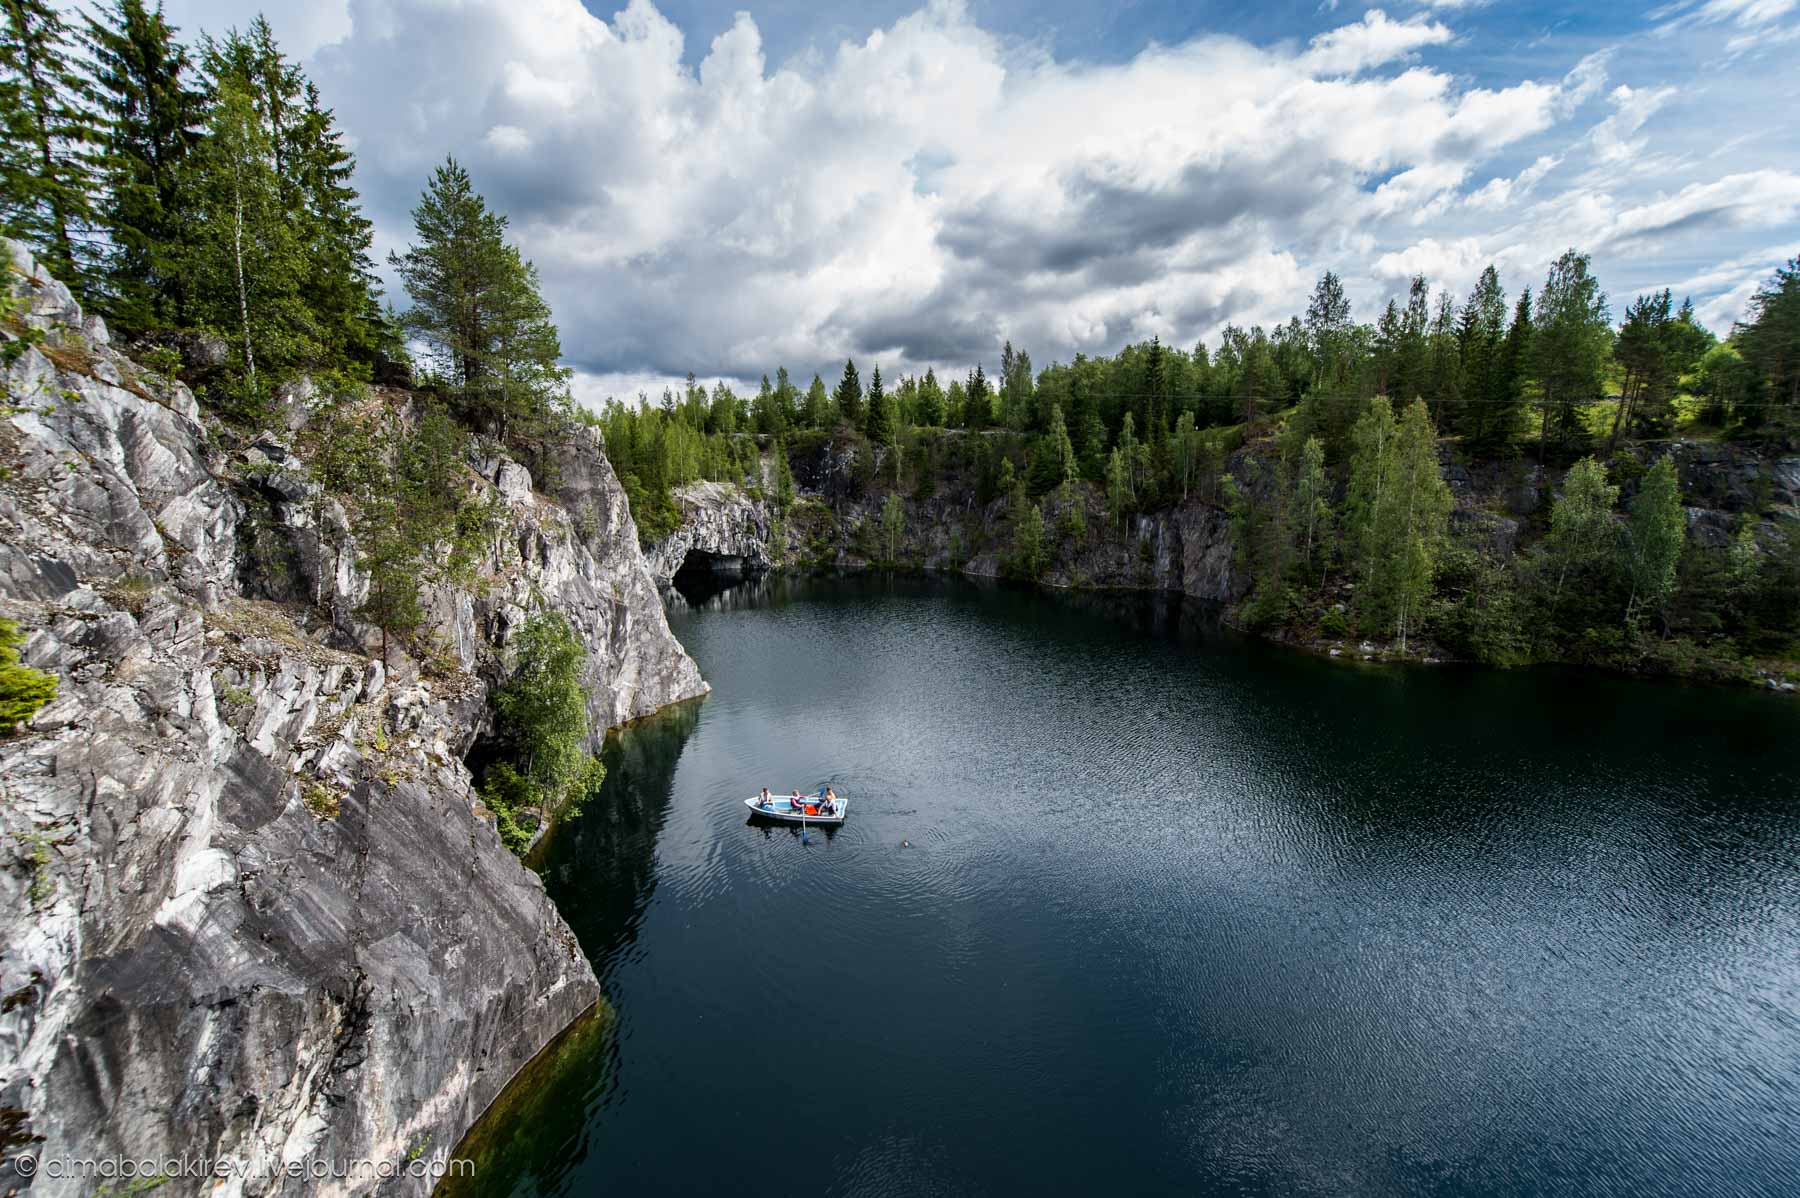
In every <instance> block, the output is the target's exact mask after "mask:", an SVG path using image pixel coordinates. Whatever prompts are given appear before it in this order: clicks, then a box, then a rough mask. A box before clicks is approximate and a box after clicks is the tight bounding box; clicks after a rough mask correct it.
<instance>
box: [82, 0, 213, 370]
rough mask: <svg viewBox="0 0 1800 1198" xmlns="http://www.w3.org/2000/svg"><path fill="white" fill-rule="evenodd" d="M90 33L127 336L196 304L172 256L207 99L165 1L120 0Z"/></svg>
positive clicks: (118, 323)
mask: <svg viewBox="0 0 1800 1198" xmlns="http://www.w3.org/2000/svg"><path fill="white" fill-rule="evenodd" d="M83 40H84V41H85V43H86V45H87V47H88V53H89V55H90V56H91V57H92V59H93V65H94V91H95V98H96V103H97V105H98V107H99V111H100V115H101V118H102V121H103V127H104V142H103V155H102V158H101V169H102V179H101V199H100V211H99V215H100V222H101V224H102V225H103V226H104V227H105V229H106V232H107V236H108V239H109V240H110V242H111V245H110V247H109V249H108V251H107V253H106V257H105V262H104V267H103V271H104V282H103V284H102V288H101V290H102V291H103V297H102V304H103V309H104V311H105V314H106V317H107V320H108V322H109V323H110V324H111V325H112V326H113V329H114V331H115V332H118V333H123V334H125V335H126V336H130V335H132V334H134V333H138V332H142V331H145V330H148V329H152V328H159V327H171V326H180V325H183V324H185V323H186V320H187V305H186V303H185V297H184V296H183V294H182V289H181V285H180V284H181V279H180V276H179V274H178V273H177V272H176V270H175V269H174V267H173V264H172V261H171V255H172V252H173V250H174V248H175V245H176V242H177V241H178V239H179V238H180V236H181V227H182V221H181V215H180V214H181V210H182V207H183V204H184V202H185V201H184V198H183V196H182V193H181V190H180V184H181V180H182V176H183V170H184V165H185V163H186V161H187V157H188V154H189V152H190V151H191V150H192V149H193V148H194V145H195V143H196V142H197V141H198V140H199V138H200V130H199V126H200V125H201V124H202V123H203V122H204V121H205V119H206V113H205V106H204V101H205V97H204V96H203V95H202V94H201V93H200V92H199V91H197V90H195V89H194V88H192V87H190V86H189V76H190V74H191V72H192V67H193V64H192V63H191V62H190V61H189V58H188V53H187V50H186V49H184V48H183V47H182V46H181V45H180V44H179V43H177V42H176V41H175V30H174V29H173V28H172V27H171V26H170V25H169V24H168V22H167V21H165V20H164V19H163V14H162V9H161V7H160V6H159V7H158V8H157V9H156V10H155V11H154V12H152V11H151V10H149V9H147V8H146V7H145V5H144V0H113V3H112V7H111V8H109V9H104V10H102V11H101V14H100V16H99V18H98V19H96V18H93V17H89V18H88V19H87V29H86V34H85V36H84V38H83Z"/></svg>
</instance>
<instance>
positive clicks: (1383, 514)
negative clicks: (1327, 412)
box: [1348, 396, 1451, 653]
mask: <svg viewBox="0 0 1800 1198" xmlns="http://www.w3.org/2000/svg"><path fill="white" fill-rule="evenodd" d="M1352 440H1353V441H1354V443H1355V451H1354V453H1353V455H1352V457H1351V461H1350V498H1349V515H1348V522H1349V527H1350V532H1351V536H1352V541H1351V552H1352V560H1353V562H1354V564H1355V566H1356V568H1357V571H1358V573H1359V574H1360V576H1361V579H1362V584H1361V586H1360V587H1359V589H1358V591H1357V595H1356V602H1357V611H1358V614H1359V616H1360V617H1361V618H1362V619H1363V620H1365V621H1367V622H1370V623H1373V624H1377V625H1383V624H1387V623H1389V622H1391V623H1392V627H1393V629H1394V635H1395V637H1396V638H1397V639H1398V640H1399V642H1400V651H1401V652H1402V653H1404V652H1406V644H1407V637H1408V635H1409V633H1410V632H1411V631H1412V629H1413V627H1414V626H1415V624H1416V623H1417V622H1418V619H1419V617H1420V614H1421V612H1422V610H1423V608H1424V605H1425V600H1426V599H1427V598H1428V597H1429V596H1430V594H1431V589H1432V582H1433V579H1434V577H1435V575H1436V571H1437V565H1438V559H1439V556H1440V555H1441V553H1442V551H1443V546H1444V538H1445V535H1446V532H1447V529H1448V522H1449V517H1450V508H1451V498H1450V489H1449V487H1448V486H1446V485H1445V483H1444V479H1443V475H1442V474H1441V473H1440V471H1439V469H1438V460H1437V430H1436V429H1435V428H1434V427H1433V425H1432V423H1431V417H1430V415H1429V414H1428V413H1427V412H1426V410H1425V405H1424V403H1423V402H1421V401H1416V400H1415V401H1414V402H1413V403H1412V404H1411V405H1409V406H1408V407H1407V409H1406V412H1405V414H1404V415H1403V416H1402V417H1401V418H1400V419H1399V420H1398V421H1396V420H1395V419H1394V416H1393V412H1392V409H1391V408H1390V407H1389V406H1388V403H1387V401H1386V400H1385V399H1383V398H1381V397H1379V396H1378V397H1376V399H1375V400H1374V402H1373V403H1372V404H1371V405H1370V407H1369V410H1368V412H1367V413H1365V414H1364V416H1363V417H1362V419H1361V420H1359V421H1358V422H1357V425H1356V428H1355V431H1354V433H1353V434H1352Z"/></svg>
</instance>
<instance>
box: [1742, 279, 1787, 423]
mask: <svg viewBox="0 0 1800 1198" xmlns="http://www.w3.org/2000/svg"><path fill="white" fill-rule="evenodd" d="M1735 339H1736V341H1737V342H1738V346H1739V349H1740V351H1741V352H1742V354H1743V357H1744V360H1745V361H1746V362H1747V363H1749V364H1750V366H1751V367H1752V368H1753V369H1754V370H1755V372H1756V375H1757V380H1756V381H1757V383H1758V384H1759V385H1760V386H1759V389H1760V391H1761V392H1762V394H1764V395H1766V396H1767V404H1766V406H1763V407H1761V408H1751V407H1750V405H1749V404H1747V403H1745V404H1743V405H1741V406H1742V407H1743V409H1744V419H1743V421H1742V426H1743V429H1742V431H1743V432H1744V433H1745V434H1746V435H1753V436H1756V437H1758V438H1760V439H1763V440H1765V441H1768V442H1769V443H1771V444H1778V445H1786V446H1789V447H1792V446H1795V445H1800V257H1796V258H1793V259H1791V260H1789V261H1788V262H1787V263H1786V264H1785V265H1783V266H1782V267H1781V268H1780V269H1779V270H1777V271H1776V272H1775V277H1774V278H1772V279H1770V280H1769V281H1768V282H1767V283H1765V284H1764V285H1763V286H1762V287H1760V288H1758V289H1757V292H1756V294H1755V295H1754V296H1752V297H1751V299H1750V320H1749V321H1748V323H1746V324H1745V325H1744V326H1743V327H1742V328H1741V329H1740V330H1738V333H1737V335H1736V338H1735Z"/></svg>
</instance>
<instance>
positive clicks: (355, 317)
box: [282, 82, 397, 363]
mask: <svg viewBox="0 0 1800 1198" xmlns="http://www.w3.org/2000/svg"><path fill="white" fill-rule="evenodd" d="M290 141H291V147H290V149H289V151H288V153H287V155H286V158H285V160H284V163H283V166H282V169H283V170H284V171H285V172H287V174H289V175H291V176H292V177H293V182H294V184H295V187H294V188H293V189H292V190H294V191H295V192H297V195H296V196H295V199H296V200H297V203H296V204H295V206H294V207H293V208H292V209H290V211H291V212H292V214H293V217H294V219H295V220H296V221H297V222H298V224H299V241H300V244H301V247H302V252H304V253H305V255H306V258H307V263H308V270H307V274H306V285H305V288H304V292H303V294H304V298H305V300H306V305H307V308H308V310H309V311H310V312H311V313H312V316H313V319H314V321H315V323H316V325H317V327H318V329H319V339H320V341H321V342H322V346H321V348H322V351H323V354H324V361H325V362H327V363H335V362H338V361H346V362H364V361H369V360H371V359H373V357H374V356H375V355H376V354H377V353H378V352H381V351H383V350H384V349H385V350H389V351H390V352H396V351H397V346H392V345H389V344H387V343H388V342H389V341H390V339H391V337H392V335H391V334H390V332H389V330H388V329H387V327H386V322H385V320H384V319H383V316H382V312H381V308H380V305H379V303H378V300H377V297H378V296H379V295H380V288H379V287H378V286H377V285H376V282H375V274H374V263H373V261H372V260H371V259H370V257H369V247H370V245H371V244H372V243H373V241H374V226H373V225H372V224H371V223H370V222H369V220H368V219H367V218H366V217H364V216H363V213H362V206H361V202H360V198H359V197H358V195H357V192H356V189H355V187H353V186H352V185H351V182H350V180H351V176H352V175H353V174H354V172H355V170H356V158H355V156H354V155H352V154H351V153H350V151H349V150H347V149H345V148H344V144H343V134H342V133H341V132H339V130H338V129H337V127H336V122H335V119H334V117H333V116H332V113H331V111H330V110H329V109H327V108H325V107H324V106H323V105H322V104H321V103H320V100H319V89H318V88H317V87H315V86H314V85H313V84H312V83H310V82H308V83H307V84H306V85H305V88H304V91H303V93H302V106H301V108H300V111H299V115H298V117H297V118H296V120H295V121H294V124H293V128H292V132H291V135H290Z"/></svg>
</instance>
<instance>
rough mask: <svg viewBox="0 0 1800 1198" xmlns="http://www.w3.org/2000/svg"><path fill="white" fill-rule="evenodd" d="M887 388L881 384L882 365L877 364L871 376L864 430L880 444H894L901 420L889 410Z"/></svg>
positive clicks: (872, 439) (870, 438) (865, 405)
mask: <svg viewBox="0 0 1800 1198" xmlns="http://www.w3.org/2000/svg"><path fill="white" fill-rule="evenodd" d="M888 399H889V396H888V393H887V389H886V388H885V387H883V386H882V385H881V367H879V366H877V367H876V368H875V371H874V373H872V374H871V375H870V376H869V394H868V398H867V402H866V403H865V404H864V407H865V408H866V411H865V412H864V414H863V432H864V434H866V435H867V436H868V438H869V440H871V441H874V442H875V443H877V444H879V445H892V444H893V443H894V437H895V436H896V435H898V433H899V431H900V428H899V425H900V422H899V420H898V419H896V418H895V415H894V413H893V412H890V411H888V410H887V405H888Z"/></svg>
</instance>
